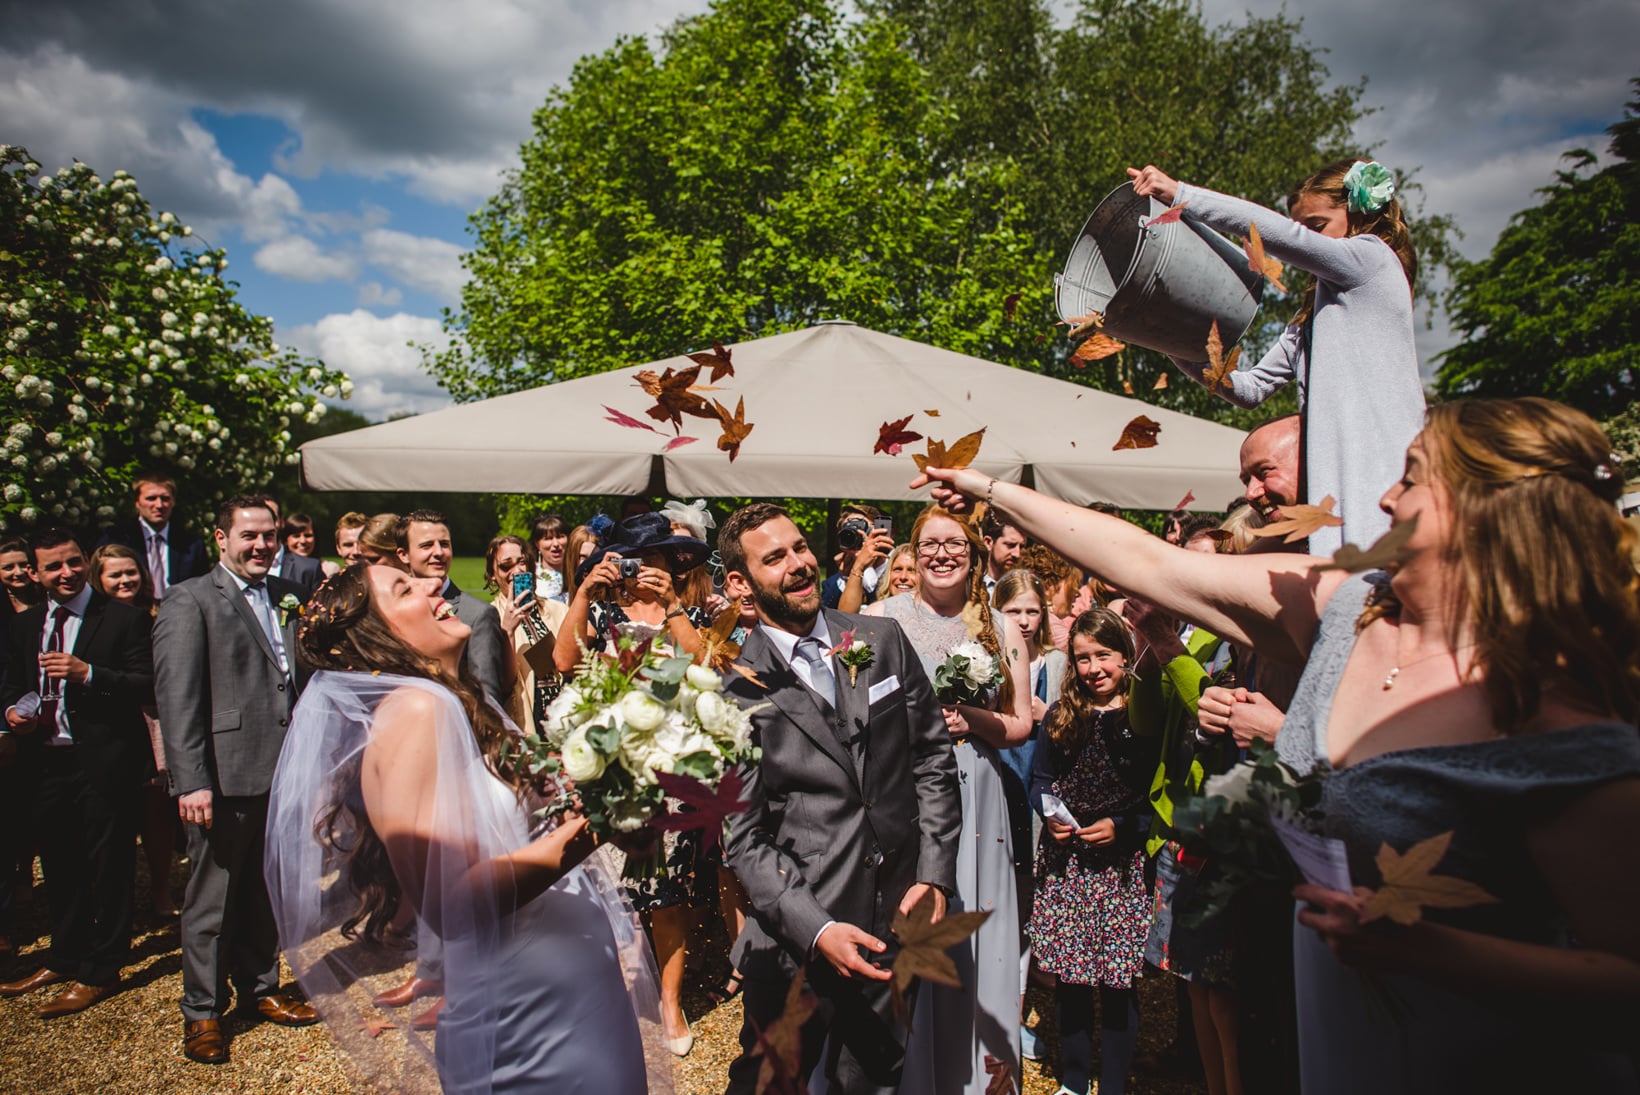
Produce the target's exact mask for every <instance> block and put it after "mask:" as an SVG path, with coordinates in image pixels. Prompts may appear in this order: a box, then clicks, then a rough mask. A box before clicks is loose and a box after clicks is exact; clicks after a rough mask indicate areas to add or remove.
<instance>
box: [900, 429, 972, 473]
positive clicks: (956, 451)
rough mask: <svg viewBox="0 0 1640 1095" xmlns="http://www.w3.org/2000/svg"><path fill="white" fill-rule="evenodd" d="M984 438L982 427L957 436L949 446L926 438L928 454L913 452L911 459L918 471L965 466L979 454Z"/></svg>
mask: <svg viewBox="0 0 1640 1095" xmlns="http://www.w3.org/2000/svg"><path fill="white" fill-rule="evenodd" d="M984 438H985V428H984V427H981V428H980V429H978V430H975V431H974V432H973V433H970V434H966V435H964V436H962V437H959V438H957V441H956V443H955V444H953V445H952V446H951V447H950V448H946V447H945V442H943V441H935V440H934V439H933V438H932V437H930V438H929V439H928V455H926V456H924V455H923V454H922V453H917V452H914V453H912V454H911V459H913V460H915V461H916V462H917V470H918V471H922V470H923V469H924V468H929V467H935V468H953V469H955V468H966V467H967V466H968V465H969V464H972V463H973V462H974V458H975V457H977V456H978V455H979V443H980V442H981V441H982V440H984Z"/></svg>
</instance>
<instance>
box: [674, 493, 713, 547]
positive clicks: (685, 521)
mask: <svg viewBox="0 0 1640 1095" xmlns="http://www.w3.org/2000/svg"><path fill="white" fill-rule="evenodd" d="M661 513H662V514H663V515H664V516H665V517H666V519H667V520H668V521H670V522H672V523H673V524H674V525H682V526H683V527H684V528H686V529H688V530H689V531H690V532H692V533H694V534H695V538H696V539H698V540H704V539H706V530H707V529H713V528H717V521H716V520H714V519H713V518H712V514H711V512H710V511H709V510H707V508H706V499H704V498H697V499H695V500H694V501H693V502H690V503H688V504H685V503H683V502H679V501H677V500H676V499H673V500H672V501H670V502H668V503H666V505H664V506H662V507H661Z"/></svg>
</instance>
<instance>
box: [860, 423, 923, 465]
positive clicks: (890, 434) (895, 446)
mask: <svg viewBox="0 0 1640 1095" xmlns="http://www.w3.org/2000/svg"><path fill="white" fill-rule="evenodd" d="M911 418H912V416H911V415H909V414H908V415H906V416H905V417H904V418H899V419H895V420H894V421H893V422H884V423H883V424H882V426H881V428H879V429H878V431H877V443H876V444H875V445H873V446H871V451H872V454H873V455H875V454H877V453H880V452H886V453H888V455H890V456H898V455H900V446H901V445H909V444H910V443H911V442H913V441H921V440H922V436H923V435H922V434H920V433H917V432H915V431H914V430H908V429H906V426H908V425H910V423H911Z"/></svg>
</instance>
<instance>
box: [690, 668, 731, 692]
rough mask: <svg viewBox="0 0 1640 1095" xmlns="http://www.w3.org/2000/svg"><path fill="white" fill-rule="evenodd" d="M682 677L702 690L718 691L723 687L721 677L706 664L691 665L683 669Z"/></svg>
mask: <svg viewBox="0 0 1640 1095" xmlns="http://www.w3.org/2000/svg"><path fill="white" fill-rule="evenodd" d="M683 679H684V680H686V681H688V682H689V684H690V685H691V686H692V687H694V688H698V689H700V690H701V691H702V692H718V691H721V690H722V688H723V678H722V677H720V676H718V675H717V670H715V669H713V668H712V667H711V666H707V665H691V666H690V667H689V668H688V669H685V670H684V671H683Z"/></svg>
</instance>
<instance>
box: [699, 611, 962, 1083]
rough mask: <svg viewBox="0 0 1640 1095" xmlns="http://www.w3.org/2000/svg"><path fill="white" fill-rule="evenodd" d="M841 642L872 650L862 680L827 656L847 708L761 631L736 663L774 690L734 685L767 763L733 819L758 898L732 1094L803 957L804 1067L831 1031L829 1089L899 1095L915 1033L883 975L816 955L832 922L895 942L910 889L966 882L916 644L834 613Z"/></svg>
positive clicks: (749, 928) (834, 636)
mask: <svg viewBox="0 0 1640 1095" xmlns="http://www.w3.org/2000/svg"><path fill="white" fill-rule="evenodd" d="M823 611H824V614H825V620H826V626H827V628H828V630H829V632H830V635H831V641H832V642H833V643H835V642H837V641H838V640H839V638H840V636H841V635H842V633H843V632H844V631H849V630H853V631H854V633H855V638H856V639H860V640H864V641H865V642H866V643H867V644H868V645H869V646H870V647H871V650H872V653H873V657H872V662H871V664H870V665H869V666H868V667H866V668H864V669H861V670H860V672H859V675H858V679H857V680H856V682H855V683H854V684H852V685H851V684H850V683H849V679H848V670H847V669H846V668H845V667H844V666H842V665H840V664H838V663H837V662H836V659H832V661H831V665H832V667H833V676H834V677H835V681H836V690H835V691H836V703H835V706H833V705H832V704H827V703H825V702H824V701H823V700H822V699H821V698H820V696H819V695H817V694H816V693H815V692H814V691H813V690H811V689H810V688H809V686H807V685H805V684H804V683H803V681H802V680H801V679H800V678H799V677H798V676H797V674H796V672H795V671H794V670H793V668H792V667H791V665H790V664H789V663H788V662H787V660H786V659H785V657H784V656H783V655H782V653H781V652H780V651H779V650H778V649H777V648H776V647H775V646H774V644H773V642H772V641H771V640H770V639H769V638H768V637H767V635H766V634H765V632H764V628H763V627H762V626H759V627H757V628H755V629H754V630H753V632H752V634H751V635H750V637H748V639H747V641H746V644H745V648H744V650H743V651H742V656H741V659H740V660H741V661H742V662H743V663H744V664H745V665H746V666H748V667H749V668H751V669H753V670H755V671H756V672H757V674H758V676H759V677H760V678H761V679H762V681H763V683H764V684H765V685H767V686H768V690H767V691H763V690H761V689H759V688H758V687H757V686H756V685H754V684H752V683H751V682H749V681H747V680H745V679H743V678H742V677H740V676H739V675H738V674H730V675H727V676H726V677H725V680H726V682H727V690H728V691H729V693H730V694H731V695H733V696H734V697H735V698H736V699H737V700H738V701H740V703H741V704H742V705H743V706H750V705H753V704H759V703H764V702H767V703H768V704H769V706H768V707H766V708H764V709H763V710H762V711H759V712H758V713H757V714H755V715H753V716H752V722H753V728H754V732H755V735H756V739H757V743H758V744H759V745H760V746H761V747H762V750H763V754H762V760H761V762H760V763H759V764H758V765H757V766H756V767H755V768H753V769H752V770H751V771H750V774H749V777H748V779H747V786H746V799H747V800H748V801H749V802H750V803H751V807H750V809H749V810H747V811H746V812H745V813H743V814H740V815H737V816H735V817H733V818H731V819H730V822H729V835H728V841H727V845H728V860H729V865H730V866H731V867H732V868H733V869H734V871H735V873H736V874H737V875H738V876H739V878H740V881H741V884H742V885H743V886H744V887H745V889H746V893H747V896H748V897H749V898H750V899H751V904H752V915H751V918H750V919H749V920H748V922H747V924H746V928H745V930H744V931H743V932H741V934H740V938H739V940H738V941H737V942H736V944H735V953H734V959H735V967H736V969H737V970H739V972H740V974H741V976H742V978H743V979H744V983H745V989H744V997H745V1016H746V1022H745V1025H744V1027H743V1028H742V1032H741V1046H742V1053H741V1056H740V1058H739V1059H738V1060H736V1061H735V1062H734V1064H732V1065H731V1066H730V1069H729V1087H728V1090H729V1091H730V1092H731V1093H741V1092H748V1093H749V1092H751V1091H753V1090H754V1088H755V1084H756V1080H757V1074H758V1069H759V1067H760V1065H761V1063H762V1058H761V1057H752V1056H750V1054H751V1051H752V1049H753V1048H754V1047H755V1046H756V1044H757V1039H756V1032H755V1030H754V1028H753V1024H754V1023H755V1024H756V1025H757V1026H758V1027H767V1026H768V1024H769V1023H770V1022H772V1021H773V1020H774V1019H775V1018H776V1017H777V1016H778V1015H779V1014H780V1012H781V1009H782V1007H783V1006H784V997H785V994H786V989H787V987H788V985H789V984H790V982H791V979H792V976H793V975H794V974H795V973H796V971H797V968H798V966H799V965H800V964H802V963H804V962H808V965H809V979H810V984H811V985H812V987H813V988H814V989H815V991H816V992H817V993H818V994H819V995H820V997H821V1007H820V1009H819V1010H818V1011H817V1012H816V1013H815V1017H814V1019H812V1020H811V1021H810V1022H809V1024H808V1026H806V1027H805V1028H804V1032H803V1062H802V1073H801V1074H802V1075H805V1076H806V1075H807V1074H808V1072H809V1070H810V1069H812V1068H813V1066H814V1064H815V1063H816V1062H817V1061H818V1059H819V1056H820V1052H821V1048H822V1044H823V1043H824V1042H825V1041H826V1038H827V1035H828V1034H829V1035H830V1045H831V1047H832V1049H831V1052H832V1053H834V1054H836V1058H835V1060H834V1061H832V1062H828V1067H827V1071H828V1073H829V1074H830V1075H831V1077H832V1079H831V1090H833V1091H835V1092H841V1093H845V1095H856V1093H862V1092H888V1091H893V1090H894V1088H895V1087H896V1086H897V1085H898V1082H899V1069H900V1064H901V1059H902V1058H903V1056H904V1042H905V1031H904V1029H903V1027H901V1026H900V1025H899V1024H897V1023H896V1022H895V1020H894V1019H893V1017H892V1015H891V1014H890V1007H889V995H888V988H887V983H886V982H879V981H863V980H849V979H844V978H842V977H841V976H839V975H838V974H837V973H836V971H835V970H833V969H832V967H831V965H830V964H829V963H828V962H826V961H825V960H824V959H823V958H818V957H816V958H814V959H813V960H812V961H811V960H810V957H809V956H810V952H811V950H812V949H813V947H814V944H815V941H816V939H817V938H818V936H819V933H820V931H821V929H822V928H824V927H825V926H826V924H827V923H828V922H831V921H836V922H838V923H847V924H853V925H855V926H856V927H858V928H861V929H862V930H864V931H867V932H869V933H871V934H872V935H874V936H876V937H877V938H879V939H881V940H883V941H884V942H885V943H888V944H889V946H890V950H889V951H888V952H887V953H886V954H885V955H884V956H882V959H879V961H882V960H885V959H889V958H892V956H893V954H894V949H893V938H892V935H891V934H890V930H889V929H890V927H891V925H892V924H893V920H894V914H895V911H896V910H897V908H898V906H899V903H900V900H901V898H903V897H904V896H905V893H906V890H907V889H909V888H910V887H911V886H912V885H913V884H915V883H918V882H927V883H932V884H934V885H936V886H939V887H940V888H942V889H944V890H945V891H946V892H947V893H950V892H951V891H952V890H953V889H954V888H955V872H956V859H957V839H958V831H959V830H960V828H961V823H962V807H961V801H960V799H959V795H958V786H957V769H956V763H955V761H954V760H953V759H952V755H951V741H950V736H949V734H948V733H947V731H946V728H945V719H944V717H943V715H942V714H941V712H940V707H939V703H938V702H937V701H936V700H935V698H934V693H933V689H932V687H931V686H930V685H929V682H928V678H927V675H926V674H924V672H923V669H922V664H921V663H920V662H919V661H918V659H917V654H916V652H915V651H914V650H913V649H912V647H911V644H910V642H908V641H907V639H906V637H905V635H904V634H903V633H902V632H901V631H900V628H899V625H898V624H896V623H894V622H893V621H892V620H886V619H881V618H878V617H866V616H854V615H849V614H846V613H842V612H835V611H831V610H823Z"/></svg>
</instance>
